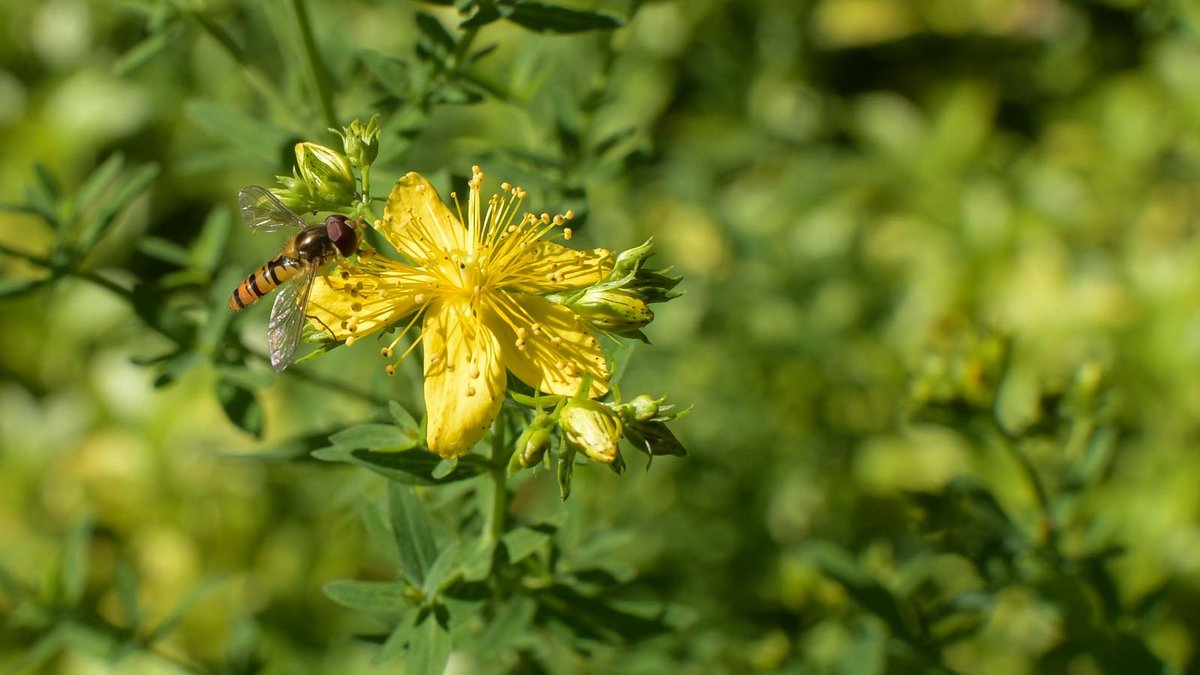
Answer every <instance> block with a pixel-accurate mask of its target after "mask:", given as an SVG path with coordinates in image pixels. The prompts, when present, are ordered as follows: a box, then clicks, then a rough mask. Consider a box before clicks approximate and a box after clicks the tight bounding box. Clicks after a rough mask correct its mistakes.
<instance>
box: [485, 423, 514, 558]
mask: <svg viewBox="0 0 1200 675" xmlns="http://www.w3.org/2000/svg"><path fill="white" fill-rule="evenodd" d="M511 423H512V422H511V418H510V417H509V416H508V415H507V414H505V413H504V412H501V413H500V416H499V417H498V418H496V426H495V428H494V429H493V430H492V459H491V463H490V464H489V466H488V481H489V482H490V483H491V488H492V503H491V505H490V507H489V509H488V518H487V529H486V530H485V532H484V537H485V538H486V539H487V540H490V541H500V537H502V536H504V532H505V530H506V529H507V528H508V458H509V456H510V455H512V453H513V450H514V448H513V447H512V446H513V442H512V440H511V437H512V434H511V433H509V431H510V428H511Z"/></svg>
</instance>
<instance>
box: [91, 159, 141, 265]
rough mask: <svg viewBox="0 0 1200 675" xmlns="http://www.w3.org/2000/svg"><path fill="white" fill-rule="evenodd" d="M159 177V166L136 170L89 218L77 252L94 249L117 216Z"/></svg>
mask: <svg viewBox="0 0 1200 675" xmlns="http://www.w3.org/2000/svg"><path fill="white" fill-rule="evenodd" d="M157 177H158V165H157V164H148V165H146V166H142V167H140V168H138V169H137V170H135V171H134V172H133V173H132V174H130V175H129V177H127V178H126V179H125V180H124V183H123V184H122V185H121V187H119V188H117V189H116V190H115V191H114V192H113V193H112V195H111V196H109V197H108V198H107V199H105V200H103V201H102V202H101V203H100V205H99V207H98V209H97V210H96V212H95V213H93V214H92V215H91V217H90V218H88V219H87V220H86V221H85V223H84V225H83V229H82V230H81V232H80V235H79V239H78V240H77V241H76V243H75V250H77V251H80V252H84V251H87V250H89V249H91V248H92V246H93V245H95V243H96V242H97V241H98V240H99V239H100V237H101V236H102V235H103V234H104V233H105V232H106V231H108V228H109V227H110V226H111V225H112V224H113V222H115V221H116V219H117V216H118V215H120V214H121V212H122V211H124V210H125V207H127V206H129V204H130V203H131V202H132V201H133V200H134V199H135V198H136V197H137V196H138V195H140V194H141V193H142V192H143V191H145V190H146V188H147V187H149V186H150V183H152V182H154V179H155V178H157Z"/></svg>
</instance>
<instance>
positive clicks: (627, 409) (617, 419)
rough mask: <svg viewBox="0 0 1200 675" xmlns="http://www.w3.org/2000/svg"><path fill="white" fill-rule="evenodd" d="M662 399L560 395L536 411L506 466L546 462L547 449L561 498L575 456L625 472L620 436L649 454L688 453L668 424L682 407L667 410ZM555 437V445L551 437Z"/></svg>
mask: <svg viewBox="0 0 1200 675" xmlns="http://www.w3.org/2000/svg"><path fill="white" fill-rule="evenodd" d="M665 400H666V399H662V398H658V399H656V398H651V397H650V396H647V395H645V394H643V395H641V396H638V397H636V398H634V399H632V400H630V401H629V402H627V403H614V402H601V401H595V400H592V399H588V398H584V397H580V396H576V397H574V398H569V399H563V400H561V401H560V403H559V405H558V406H557V407H556V408H555V410H554V411H553V412H550V413H546V412H538V413H537V414H536V415H535V416H534V418H533V420H532V421H531V422H530V423H529V425H528V426H527V427H526V428H525V431H524V433H522V434H521V436H520V437H519V438H518V439H517V445H516V451H515V452H514V453H513V455H512V459H511V460H510V461H509V465H508V468H509V471H510V472H515V471H518V470H520V469H522V468H528V467H532V466H536V465H538V464H542V463H545V464H549V463H550V460H551V454H554V455H556V457H557V463H558V482H559V489H560V490H561V492H562V497H563V499H566V498H567V495H568V494H569V493H570V490H571V476H572V473H573V467H574V464H575V462H576V458H577V456H578V455H583V456H584V457H586V458H587V459H590V460H592V461H593V462H598V463H600V464H606V465H608V466H609V467H610V468H611V469H612V470H613V471H615V472H616V473H623V472H624V471H625V460H624V458H623V457H622V456H621V450H620V447H619V444H620V442H621V439H625V440H626V441H627V442H628V443H629V444H630V445H632V446H633V447H634V448H636V449H638V450H640V451H642V452H644V453H646V455H648V456H650V457H654V456H656V455H674V456H677V457H682V456H685V455H686V454H687V450H685V449H684V447H683V444H682V443H680V442H679V439H677V438H676V437H675V434H673V433H672V432H671V430H670V429H669V428H668V427H667V422H670V421H672V420H675V419H677V418H679V417H681V416H682V415H683V414H685V413H686V412H687V411H686V410H685V411H682V412H678V413H676V412H672V409H673V408H674V406H671V405H666V404H665ZM556 440H557V441H558V443H557V447H556V444H555V441H556Z"/></svg>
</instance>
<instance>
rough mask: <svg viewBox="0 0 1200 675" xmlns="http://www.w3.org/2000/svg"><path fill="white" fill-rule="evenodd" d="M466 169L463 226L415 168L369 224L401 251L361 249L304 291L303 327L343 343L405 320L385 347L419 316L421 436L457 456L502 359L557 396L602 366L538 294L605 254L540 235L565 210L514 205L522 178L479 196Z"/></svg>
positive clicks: (499, 382)
mask: <svg viewBox="0 0 1200 675" xmlns="http://www.w3.org/2000/svg"><path fill="white" fill-rule="evenodd" d="M473 174H474V175H473V177H472V178H471V181H470V183H469V185H470V197H469V199H468V201H467V214H466V218H465V220H466V225H465V226H464V225H463V220H464V219H463V218H461V217H460V216H461V207H459V209H458V210H459V216H456V215H455V214H454V212H453V211H451V209H450V208H449V207H448V206H447V205H446V204H445V203H444V202H442V200H441V198H440V197H439V196H438V194H437V191H436V190H434V188H433V186H432V185H430V183H429V181H428V180H426V179H425V177H424V176H422V175H420V174H417V173H409V174H407V175H405V176H404V177H403V178H401V179H400V180H399V181H397V182H396V185H395V187H394V188H392V193H391V196H390V197H389V198H388V201H387V206H386V208H385V211H384V217H383V219H382V220H377V221H375V223H374V225H375V229H377V230H378V231H379V232H380V233H381V234H383V236H384V237H385V238H386V239H387V241H388V242H389V243H390V244H391V245H392V246H393V247H395V248H396V250H397V251H398V252H400V253H401V254H402V255H403V256H404V258H405V259H406V261H405V262H401V261H397V260H393V259H391V258H387V257H384V256H381V255H379V254H377V253H374V252H367V253H363V254H360V255H359V259H358V263H357V264H356V265H350V266H347V267H345V268H344V269H342V270H341V271H340V272H338V273H332V274H329V275H325V276H321V277H318V278H317V279H316V281H315V282H314V284H313V288H312V295H311V297H310V300H309V310H308V312H309V316H310V317H311V318H312V324H313V326H314V327H316V328H318V329H321V330H323V331H324V332H326V333H328V334H329V335H331V336H332V337H333V339H335V340H344V341H345V342H346V344H347V345H351V344H353V343H354V342H355V341H356V340H357V339H360V338H362V336H364V335H367V334H369V333H372V332H375V331H378V330H381V329H384V328H387V327H390V326H393V325H396V324H398V323H399V322H401V321H406V324H405V325H404V328H403V330H401V331H399V333H398V335H397V336H396V338H395V339H394V340H393V341H392V342H391V344H390V345H389V346H387V347H384V348H383V349H382V350H381V351H382V353H383V354H384V356H386V357H391V356H392V353H393V349H394V348H395V347H396V345H397V344H398V343H399V342H400V340H401V339H402V338H403V337H404V335H405V334H406V333H407V332H408V331H409V330H410V329H412V328H414V327H415V326H416V325H417V324H418V323H420V329H419V331H420V332H419V336H417V337H416V338H415V339H414V341H413V346H414V347H415V346H416V344H417V343H418V342H420V343H423V344H422V350H423V352H424V357H425V407H426V409H427V411H428V417H429V425H428V433H427V437H426V442H427V444H428V446H429V448H430V449H431V450H433V451H434V452H437V453H438V454H440V455H441V456H443V457H457V456H459V455H462V454H464V453H466V452H468V451H469V450H470V449H471V447H472V446H474V445H475V443H476V442H477V441H479V439H480V438H482V437H483V435H484V433H485V432H486V431H487V429H488V427H489V426H490V425H491V423H492V420H494V419H495V417H496V414H497V413H498V412H499V410H500V404H501V403H502V402H503V400H504V395H505V389H506V385H507V376H506V374H505V371H506V370H507V371H509V372H511V373H512V374H513V375H515V376H516V377H518V378H520V379H521V380H522V381H523V382H525V383H526V384H528V385H529V386H531V387H533V388H535V389H539V390H541V391H544V392H547V393H550V394H558V395H562V396H571V395H574V394H576V393H577V392H578V390H579V388H580V386H581V383H582V381H583V379H584V377H585V376H590V377H591V380H592V386H591V390H590V391H589V392H587V394H588V395H589V396H592V397H595V396H600V395H601V394H603V393H604V392H606V391H607V390H608V378H609V375H610V372H609V367H608V363H607V360H606V359H605V356H604V353H603V352H602V351H601V349H600V344H599V342H597V340H596V337H595V335H593V333H592V332H591V329H590V327H589V326H588V325H587V324H586V323H585V322H584V321H583V320H582V319H580V317H579V316H578V315H576V314H575V313H574V312H573V311H572V310H570V309H568V308H567V307H565V306H563V305H560V304H555V303H552V302H550V301H549V300H547V299H546V298H544V297H542V296H543V295H545V294H549V293H555V292H561V291H564V290H569V289H573V288H580V287H583V286H588V285H591V284H594V283H596V282H598V281H599V280H600V279H602V278H604V276H605V275H606V274H607V273H608V272H609V271H610V270H611V269H612V255H611V254H610V253H609V252H608V251H606V250H604V249H595V250H593V251H580V250H575V249H571V248H567V247H565V246H562V245H560V244H558V243H555V242H553V241H550V240H549V239H547V238H545V237H546V235H548V234H550V233H551V232H553V231H554V230H555V228H558V227H562V226H563V225H564V224H565V221H566V220H568V219H570V216H571V214H570V212H568V213H567V214H566V215H565V216H554V217H553V218H552V217H550V216H549V215H548V214H542V215H541V216H535V215H533V214H531V213H526V214H524V215H521V216H518V209H519V207H520V204H521V200H522V198H523V197H524V196H525V191H524V190H522V189H521V188H517V187H512V186H510V185H508V184H507V183H504V184H502V185H501V189H502V190H503V192H502V193H501V194H500V195H493V196H492V197H491V199H489V200H488V201H487V202H486V203H484V202H483V201H482V200H481V198H480V187H481V185H482V183H483V173H482V172H480V170H479V167H474V169H473ZM452 197H454V202H455V204H456V205H457V204H458V200H457V197H456V196H454V195H452ZM570 233H571V231H570V229H569V228H564V229H563V230H562V231H561V232H560V233H559V234H558V235H557V236H561V237H563V238H566V239H569V238H570ZM411 350H412V348H411V347H410V348H409V350H408V351H406V352H405V353H404V354H403V355H401V356H400V359H401V360H402V359H403V358H404V357H405V356H407V355H408V352H409V351H411ZM397 363H398V361H397ZM387 371H388V373H389V374H391V373H393V372H395V364H391V365H389V366H387Z"/></svg>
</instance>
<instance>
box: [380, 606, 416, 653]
mask: <svg viewBox="0 0 1200 675" xmlns="http://www.w3.org/2000/svg"><path fill="white" fill-rule="evenodd" d="M413 615H416V612H414V613H413ZM413 615H404V616H402V617H400V620H399V621H397V622H396V627H395V628H393V629H392V632H391V633H390V634H389V635H388V636H387V640H385V641H384V643H383V646H382V647H380V648H379V651H378V652H377V653H376V654H375V656H374V658H372V659H371V663H372V664H373V665H379V664H381V663H387V662H388V661H391V660H392V659H394V658H396V656H398V655H400V654H403V653H404V650H405V649H407V648H408V643H409V641H410V640H411V638H412V635H413V629H414V626H413V623H412V622H413V619H412V616H413Z"/></svg>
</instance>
